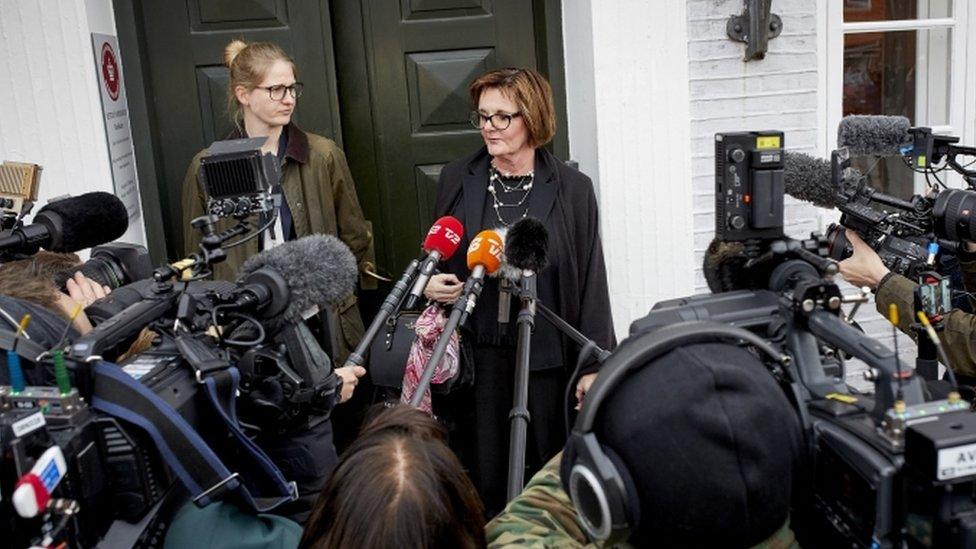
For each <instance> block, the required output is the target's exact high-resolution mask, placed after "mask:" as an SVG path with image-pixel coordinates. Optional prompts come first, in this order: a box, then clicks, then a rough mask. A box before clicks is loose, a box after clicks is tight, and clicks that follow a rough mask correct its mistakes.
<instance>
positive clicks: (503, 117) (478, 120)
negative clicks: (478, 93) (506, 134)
mask: <svg viewBox="0 0 976 549" xmlns="http://www.w3.org/2000/svg"><path fill="white" fill-rule="evenodd" d="M516 116H522V113H520V112H513V113H512V114H508V113H504V112H496V113H495V114H481V113H480V112H478V111H471V116H470V117H469V120H470V121H471V125H472V126H474V127H476V128H478V129H479V130H480V129H481V128H484V127H485V124H487V123H489V122H491V127H492V128H495V129H496V130H507V129H508V127H509V126H511V125H512V119H513V118H515V117H516Z"/></svg>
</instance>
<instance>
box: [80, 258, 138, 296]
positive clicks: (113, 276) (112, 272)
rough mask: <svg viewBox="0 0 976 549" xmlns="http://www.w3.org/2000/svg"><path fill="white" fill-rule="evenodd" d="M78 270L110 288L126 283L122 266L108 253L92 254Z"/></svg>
mask: <svg viewBox="0 0 976 549" xmlns="http://www.w3.org/2000/svg"><path fill="white" fill-rule="evenodd" d="M78 270H79V271H81V274H83V275H85V276H86V277H88V278H90V279H92V280H94V281H95V282H97V283H98V284H100V285H102V286H108V287H109V289H112V290H114V289H116V288H118V287H119V286H122V285H123V284H125V283H126V280H125V272H123V270H122V266H121V265H119V264H118V263H117V262H116V261H115V259H114V258H113V257H111V256H109V255H95V256H92V257H91V259H89V260H88V261H86V262H85V263H84V264H83V265H82V266H81V267H80V268H79V269H78Z"/></svg>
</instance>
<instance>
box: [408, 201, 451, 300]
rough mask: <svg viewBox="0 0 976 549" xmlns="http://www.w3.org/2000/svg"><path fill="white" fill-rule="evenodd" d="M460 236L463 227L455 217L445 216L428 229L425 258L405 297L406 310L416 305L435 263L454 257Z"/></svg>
mask: <svg viewBox="0 0 976 549" xmlns="http://www.w3.org/2000/svg"><path fill="white" fill-rule="evenodd" d="M462 234H464V227H463V226H462V225H461V222H460V221H458V220H457V218H456V217H452V216H450V215H445V216H444V217H442V218H440V219H438V220H437V221H435V222H434V224H433V225H432V226H431V227H430V230H429V231H427V238H425V239H424V244H423V247H424V252H426V253H427V257H425V258H424V261H423V263H421V265H420V275H419V276H417V281H416V282H415V283H414V285H413V288H411V289H410V295H409V296H408V297H407V303H406V308H407V309H412V308H413V307H414V306H415V305H416V304H417V300H419V299H420V296H421V295H423V293H424V289H425V288H427V283H428V282H430V277H431V275H433V274H434V269H435V268H436V267H437V263H438V262H439V261H442V260H446V259H450V258H451V256H452V255H454V252H456V251H457V249H458V247H459V246H460V245H461V235H462Z"/></svg>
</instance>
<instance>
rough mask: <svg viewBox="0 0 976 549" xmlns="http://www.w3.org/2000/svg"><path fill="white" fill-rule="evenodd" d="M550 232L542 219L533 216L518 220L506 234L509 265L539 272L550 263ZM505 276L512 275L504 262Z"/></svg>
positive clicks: (522, 270) (523, 272) (522, 269)
mask: <svg viewBox="0 0 976 549" xmlns="http://www.w3.org/2000/svg"><path fill="white" fill-rule="evenodd" d="M548 250H549V232H548V231H547V230H546V226H545V225H543V224H542V222H541V221H539V220H538V219H535V218H533V217H526V218H523V219H520V220H518V221H517V222H515V224H513V225H512V227H511V228H510V229H509V230H508V233H507V235H506V236H505V259H506V260H507V265H508V266H510V267H514V268H515V269H516V270H517V271H521V272H522V274H523V276H524V274H525V272H526V271H528V272H532V273H538V272H539V271H541V270H543V269H545V268H546V266H547V265H549V254H548ZM502 269H503V271H502V275H503V276H511V272H510V270H509V269H506V268H505V266H504V264H503V267H502Z"/></svg>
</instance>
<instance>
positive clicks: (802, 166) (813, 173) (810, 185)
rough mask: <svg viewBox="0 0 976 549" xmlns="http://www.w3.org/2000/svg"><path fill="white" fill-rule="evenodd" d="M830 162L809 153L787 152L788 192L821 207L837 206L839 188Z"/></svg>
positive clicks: (785, 170)
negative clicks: (834, 179)
mask: <svg viewBox="0 0 976 549" xmlns="http://www.w3.org/2000/svg"><path fill="white" fill-rule="evenodd" d="M831 173H832V172H831V166H830V162H829V161H827V160H824V159H822V158H815V157H813V156H810V155H808V154H803V153H797V152H787V153H786V154H785V155H784V159H783V180H784V187H785V190H786V194H788V195H790V196H792V197H793V198H796V199H798V200H802V201H804V202H810V203H812V204H814V205H816V206H820V207H821V208H834V207H836V206H837V188H836V187H835V186H834V183H833V179H832V177H831Z"/></svg>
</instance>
